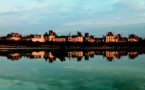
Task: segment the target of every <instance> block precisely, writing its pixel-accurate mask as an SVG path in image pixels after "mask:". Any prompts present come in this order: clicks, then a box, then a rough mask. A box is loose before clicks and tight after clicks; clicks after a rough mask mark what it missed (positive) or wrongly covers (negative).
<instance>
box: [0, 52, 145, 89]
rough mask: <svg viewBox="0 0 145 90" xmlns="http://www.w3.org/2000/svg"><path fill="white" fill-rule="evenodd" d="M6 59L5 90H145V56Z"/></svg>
mask: <svg viewBox="0 0 145 90" xmlns="http://www.w3.org/2000/svg"><path fill="white" fill-rule="evenodd" d="M25 53H26V52H25ZM32 53H33V52H32ZM32 53H31V54H32ZM14 54H15V55H16V56H19V55H17V54H16V53H13V55H14ZM23 54H24V53H23ZM35 54H37V56H38V52H37V53H36V52H35ZM59 54H60V53H58V55H59ZM83 54H84V53H83ZM5 55H6V56H5ZM5 55H2V53H1V56H0V89H1V90H60V89H61V90H145V54H141V55H138V56H137V57H136V58H135V59H130V58H129V55H126V56H123V57H121V59H117V58H115V57H114V59H113V60H112V61H108V60H107V59H106V57H105V56H103V55H94V56H91V57H92V58H91V57H89V60H85V57H84V56H83V57H82V58H81V61H80V60H79V61H78V59H77V58H76V57H75V56H72V57H71V59H69V58H68V57H65V61H63V62H61V61H60V59H59V58H56V59H55V61H53V63H50V62H49V60H47V61H46V60H45V59H43V58H40V57H35V56H33V58H30V57H31V56H30V57H28V56H27V57H26V56H20V57H21V58H20V59H19V60H14V59H13V60H11V59H10V58H9V59H8V56H10V55H12V54H6V53H5ZM28 55H29V54H28ZM34 58H35V59H34ZM36 58H37V59H36Z"/></svg>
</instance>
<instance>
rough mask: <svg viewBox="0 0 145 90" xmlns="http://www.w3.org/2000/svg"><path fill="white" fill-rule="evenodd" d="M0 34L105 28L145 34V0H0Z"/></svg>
mask: <svg viewBox="0 0 145 90" xmlns="http://www.w3.org/2000/svg"><path fill="white" fill-rule="evenodd" d="M0 30H1V32H0V35H1V36H5V35H7V34H8V33H11V32H18V33H21V34H22V35H27V34H44V33H45V32H48V30H54V31H55V32H56V33H57V34H58V35H68V34H69V33H71V34H76V33H77V31H80V32H82V34H83V33H84V32H89V33H90V34H91V35H94V36H96V37H102V36H103V35H105V34H106V32H110V31H112V32H114V33H115V34H117V33H121V34H122V35H123V36H128V34H132V33H134V34H137V35H138V36H141V37H145V0H0Z"/></svg>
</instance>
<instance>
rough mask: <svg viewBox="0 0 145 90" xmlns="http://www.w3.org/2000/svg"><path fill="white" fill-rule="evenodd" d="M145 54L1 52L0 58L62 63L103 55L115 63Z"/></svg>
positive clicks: (110, 52)
mask: <svg viewBox="0 0 145 90" xmlns="http://www.w3.org/2000/svg"><path fill="white" fill-rule="evenodd" d="M142 54H145V51H112V50H110V51H102V50H20V49H18V50H10V49H7V50H4V49H1V50H0V56H4V57H7V59H10V60H20V59H22V58H29V59H40V58H41V59H45V60H46V61H49V62H50V63H52V62H54V61H56V60H57V59H59V60H60V61H61V62H63V61H65V60H67V59H66V58H68V59H69V60H71V59H72V58H73V59H74V58H76V59H77V61H81V60H83V59H84V60H89V58H94V56H96V57H97V56H99V55H102V56H103V58H106V59H107V61H113V60H114V59H115V58H117V59H122V57H124V56H127V57H128V58H129V59H135V58H137V57H138V56H139V55H142Z"/></svg>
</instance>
